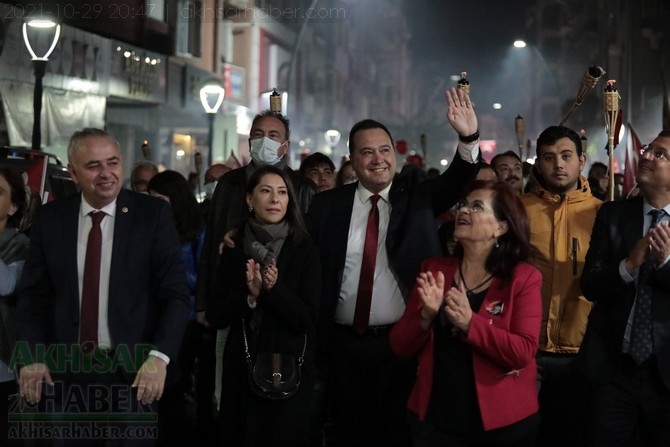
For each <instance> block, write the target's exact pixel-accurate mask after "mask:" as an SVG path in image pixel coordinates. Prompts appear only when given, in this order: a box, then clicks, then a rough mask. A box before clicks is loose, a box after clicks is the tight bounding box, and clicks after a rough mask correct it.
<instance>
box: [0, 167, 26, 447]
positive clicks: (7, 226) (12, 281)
mask: <svg viewBox="0 0 670 447" xmlns="http://www.w3.org/2000/svg"><path fill="white" fill-rule="evenodd" d="M25 209H26V191H25V188H24V186H23V180H22V179H21V175H20V174H19V173H18V172H16V171H15V170H14V169H13V168H12V167H10V166H6V165H0V445H6V443H7V442H8V440H7V435H8V433H7V429H8V427H7V416H8V414H7V413H8V411H9V410H8V399H9V396H11V395H12V394H15V393H16V392H17V390H16V377H15V375H14V372H13V371H12V370H11V369H9V366H8V365H9V363H10V358H11V355H12V348H13V347H14V332H15V329H16V327H15V319H14V311H15V304H16V300H15V298H14V289H15V287H16V284H17V283H18V281H19V278H20V277H21V272H22V270H23V264H24V262H25V260H26V258H27V257H28V245H29V243H30V240H29V239H28V237H27V236H26V235H24V234H22V233H19V230H18V227H19V224H20V222H21V219H22V217H23V213H24V212H25Z"/></svg>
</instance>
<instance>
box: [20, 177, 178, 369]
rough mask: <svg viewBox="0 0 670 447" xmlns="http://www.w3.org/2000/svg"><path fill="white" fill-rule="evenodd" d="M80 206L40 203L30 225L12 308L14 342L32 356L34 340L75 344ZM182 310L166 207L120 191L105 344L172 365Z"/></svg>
mask: <svg viewBox="0 0 670 447" xmlns="http://www.w3.org/2000/svg"><path fill="white" fill-rule="evenodd" d="M80 204H81V195H73V196H70V197H66V198H63V199H59V200H56V201H54V202H52V203H49V204H46V205H44V206H42V207H41V208H40V209H39V211H38V214H37V216H36V218H35V221H34V222H33V229H32V233H31V245H30V256H29V258H28V261H27V262H26V265H25V268H24V270H23V277H22V281H21V284H20V287H19V293H18V296H19V299H18V307H17V315H18V331H17V342H21V341H22V342H25V343H27V345H28V346H29V348H30V351H31V353H32V355H33V356H35V352H36V346H38V345H42V344H45V345H47V346H49V345H55V344H58V345H61V346H68V347H69V346H72V345H77V344H78V337H79V281H78V272H77V232H78V218H79V212H80ZM188 314H189V308H188V289H187V287H186V273H185V270H184V266H183V264H182V263H181V261H180V244H179V238H178V236H177V231H176V227H175V224H174V221H173V218H172V212H171V210H170V207H169V205H168V204H166V203H165V202H163V201H161V200H157V199H155V198H152V197H149V196H147V195H143V194H137V193H134V192H130V191H127V190H122V191H121V193H120V194H119V196H118V198H117V201H116V216H115V221H114V245H113V248H112V259H111V271H110V280H109V304H108V324H109V330H110V334H111V338H112V343H113V346H112V347H113V348H116V349H117V350H119V347H128V349H129V350H130V353H134V352H135V349H136V348H140V347H141V345H144V344H147V345H151V347H150V348H149V349H156V350H158V351H160V352H162V353H164V354H165V355H167V356H169V357H170V359H171V362H170V363H171V364H172V361H174V362H175V363H176V360H177V356H178V352H179V347H180V345H181V339H182V336H183V333H184V330H185V328H186V324H187V322H188ZM142 351H143V353H144V355H146V351H147V350H146V349H144V350H142ZM140 357H142V358H138V359H133V362H132V363H133V365H132V366H133V367H134V369H135V371H136V370H137V369H138V368H139V367H140V366H141V365H142V362H143V360H144V357H143V356H140ZM33 360H34V361H39V359H38V358H36V357H33ZM59 360H60V361H62V360H63V359H59ZM25 363H32V362H25ZM71 366H72V365H67V364H66V365H62V364H61V365H58V369H59V371H54V372H52V377H53V374H54V373H68V372H69V370H70V368H71ZM135 371H132V370H129V371H127V372H128V374H129V375H131V374H132V373H134V372H135ZM54 379H55V378H54Z"/></svg>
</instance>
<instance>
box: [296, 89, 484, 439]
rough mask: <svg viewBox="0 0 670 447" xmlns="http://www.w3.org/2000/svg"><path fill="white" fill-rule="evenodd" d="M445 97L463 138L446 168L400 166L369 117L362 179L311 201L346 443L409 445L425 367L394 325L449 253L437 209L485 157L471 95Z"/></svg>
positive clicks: (353, 134) (330, 361)
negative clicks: (399, 345) (431, 261)
mask: <svg viewBox="0 0 670 447" xmlns="http://www.w3.org/2000/svg"><path fill="white" fill-rule="evenodd" d="M446 96H447V102H448V104H449V111H448V113H447V117H448V119H449V122H450V123H451V125H452V126H453V127H454V129H455V130H456V131H457V132H458V134H459V136H460V140H461V143H460V144H459V147H458V154H457V155H456V157H455V158H454V160H453V161H452V163H451V165H450V167H449V169H448V170H447V171H446V172H445V173H443V174H442V175H440V176H439V177H437V178H434V179H431V180H427V178H426V176H425V174H424V173H423V171H421V170H420V169H409V170H406V171H404V172H403V173H402V174H396V157H395V150H394V144H393V139H392V137H391V134H390V133H389V131H388V129H387V128H386V127H385V126H384V125H383V124H381V123H379V122H376V121H373V120H364V121H361V122H359V123H357V124H355V125H354V126H353V128H352V129H351V131H350V133H349V151H350V153H351V161H352V165H353V167H354V170H355V171H356V174H357V176H358V179H359V181H358V182H357V183H353V184H350V185H345V186H343V187H341V188H335V189H333V190H330V191H324V192H322V193H320V194H317V195H316V196H315V197H314V199H313V201H312V204H311V206H310V209H309V214H308V224H309V227H310V232H311V234H312V236H313V237H314V239H315V240H316V242H317V243H318V245H319V250H320V252H321V262H322V266H323V281H324V282H323V291H324V292H323V297H322V301H321V314H322V315H321V321H320V328H321V329H322V330H323V331H324V333H323V334H321V340H320V341H321V349H322V352H321V359H322V363H325V364H326V365H327V368H326V369H327V387H328V393H327V395H328V397H327V400H328V402H329V406H330V411H331V416H332V418H333V428H334V430H333V433H332V436H333V437H334V438H335V445H337V446H345V445H346V446H370V445H383V446H387V447H388V446H408V445H410V437H409V429H408V427H407V424H406V423H405V414H406V404H407V396H408V395H409V390H410V388H411V385H412V383H413V380H414V377H415V374H416V371H415V368H414V366H413V364H412V363H411V362H407V361H405V360H401V359H398V358H396V357H395V356H394V355H393V353H392V352H391V349H390V345H389V342H388V333H389V331H390V328H391V327H392V325H393V324H394V323H395V322H396V321H397V320H398V319H399V318H400V316H401V315H402V314H403V311H404V309H405V300H406V299H407V298H408V295H409V291H410V289H411V287H412V285H413V283H414V281H415V278H416V276H417V275H418V273H419V271H418V270H419V266H420V263H421V261H423V260H424V259H425V258H427V257H429V256H433V255H438V254H440V253H441V247H440V243H439V238H438V234H437V224H436V220H435V217H436V216H438V215H439V214H441V213H443V212H445V211H447V210H448V209H449V208H450V207H451V206H452V205H453V204H454V203H455V202H456V201H457V200H458V199H459V198H460V196H461V195H462V192H463V188H464V187H465V185H466V184H467V183H468V182H469V181H470V180H471V179H472V178H474V176H475V175H476V173H477V160H478V158H479V144H478V142H479V133H478V130H477V117H476V115H475V113H474V109H473V106H472V103H471V102H470V98H469V97H468V96H467V95H466V94H465V92H463V91H462V90H459V91H458V92H457V91H456V90H455V89H451V90H450V91H448V92H447V94H446ZM324 359H325V360H324ZM322 366H323V365H322Z"/></svg>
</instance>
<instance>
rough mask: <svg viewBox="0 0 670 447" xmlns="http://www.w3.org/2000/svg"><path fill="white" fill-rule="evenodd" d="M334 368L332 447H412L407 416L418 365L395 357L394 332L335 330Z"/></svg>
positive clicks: (331, 348)
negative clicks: (360, 332) (389, 336)
mask: <svg viewBox="0 0 670 447" xmlns="http://www.w3.org/2000/svg"><path fill="white" fill-rule="evenodd" d="M328 365H329V367H328V376H327V380H328V391H327V396H328V397H327V398H328V402H329V407H330V416H331V418H332V424H331V426H330V427H329V429H330V430H332V433H328V434H327V438H328V439H329V440H331V439H332V441H329V442H330V443H329V444H328V445H329V446H337V447H345V446H346V447H353V446H361V447H362V446H366V447H369V446H377V445H378V446H384V447H394V446H398V447H407V446H410V445H411V435H410V429H409V426H408V425H407V421H406V414H407V398H408V396H409V392H410V390H411V388H412V385H413V384H414V380H415V378H416V364H415V362H414V361H413V360H407V359H401V358H399V357H397V356H395V354H393V352H392V351H391V346H390V344H389V339H388V330H386V331H384V332H383V333H379V332H375V333H372V332H369V333H367V334H365V335H362V336H360V335H358V334H356V333H355V332H354V331H353V330H352V329H351V328H349V327H344V326H335V328H334V329H333V331H332V333H331V337H330V346H329V358H328Z"/></svg>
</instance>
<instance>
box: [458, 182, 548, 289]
mask: <svg viewBox="0 0 670 447" xmlns="http://www.w3.org/2000/svg"><path fill="white" fill-rule="evenodd" d="M480 189H481V190H489V191H491V192H493V197H492V199H491V206H492V208H493V214H494V216H495V218H496V219H497V220H498V221H505V222H507V232H505V234H503V235H501V236H500V237H499V238H498V247H497V248H494V249H493V250H492V251H491V253H490V254H489V256H488V258H487V259H486V270H487V271H489V272H491V273H492V274H493V275H494V276H498V277H500V278H502V279H503V281H506V280H508V279H510V278H511V276H512V270H514V267H516V265H517V264H518V263H519V262H523V261H526V262H528V261H530V260H531V259H533V258H534V257H536V256H537V251H536V250H535V248H534V247H533V246H532V245H531V243H530V224H529V220H528V215H527V214H526V209H525V208H524V206H523V203H522V202H521V199H520V198H519V196H518V195H517V194H516V193H515V192H514V191H513V190H512V187H511V186H510V185H509V184H508V183H507V182H502V181H498V182H487V181H482V180H477V181H474V182H472V183H471V184H470V185H469V186H468V188H467V190H466V192H465V195H468V194H469V193H470V192H472V191H475V190H480ZM454 255H455V256H456V257H458V258H462V257H463V246H462V245H461V244H460V243H458V244H457V245H456V248H455V249H454Z"/></svg>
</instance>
